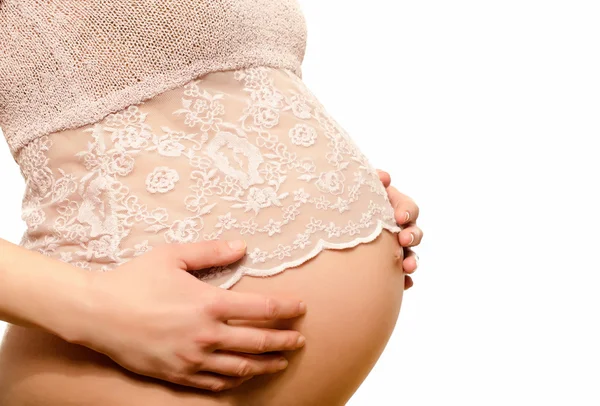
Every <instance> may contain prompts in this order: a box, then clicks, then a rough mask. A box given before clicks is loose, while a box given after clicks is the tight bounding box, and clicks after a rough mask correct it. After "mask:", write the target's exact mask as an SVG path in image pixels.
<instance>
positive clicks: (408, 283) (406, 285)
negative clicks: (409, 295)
mask: <svg viewBox="0 0 600 406" xmlns="http://www.w3.org/2000/svg"><path fill="white" fill-rule="evenodd" d="M413 285H414V283H413V280H412V278H411V277H410V275H404V290H407V289H410V288H412V287H413Z"/></svg>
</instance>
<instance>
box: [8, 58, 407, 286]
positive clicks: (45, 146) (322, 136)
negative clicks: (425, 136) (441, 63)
mask: <svg viewBox="0 0 600 406" xmlns="http://www.w3.org/2000/svg"><path fill="white" fill-rule="evenodd" d="M18 162H19V164H20V167H21V170H22V172H23V175H24V178H25V180H26V182H27V188H26V194H25V198H24V200H23V218H24V220H25V221H26V223H27V226H28V228H27V231H26V233H25V235H24V236H23V240H22V245H24V246H25V247H27V248H30V249H35V250H38V251H40V252H43V253H44V254H47V255H50V256H54V257H56V258H59V259H61V260H63V261H66V262H69V263H72V264H74V265H76V266H79V267H82V268H87V269H92V270H110V269H112V268H114V267H116V266H117V265H119V264H121V263H123V262H124V261H127V260H128V259H131V258H133V257H135V256H137V255H141V254H143V253H144V252H146V251H147V250H149V249H151V248H152V247H153V246H156V245H157V244H163V243H184V242H192V241H200V240H213V239H240V238H242V239H245V240H246V241H247V243H248V255H247V256H246V257H245V258H244V259H242V260H241V261H239V262H238V263H236V264H233V265H231V266H228V267H223V268H215V269H210V270H204V271H201V272H200V271H199V272H198V273H197V276H198V277H200V278H202V279H203V280H206V281H208V282H210V283H213V284H218V285H220V286H222V287H225V288H228V287H231V286H232V285H233V284H235V283H236V282H237V281H239V280H240V279H241V277H242V276H243V275H252V276H270V275H274V274H277V273H279V272H281V271H283V270H284V269H287V268H289V267H294V266H298V265H300V264H302V263H303V262H305V261H307V260H309V259H310V258H312V257H314V256H315V255H317V254H318V253H319V252H320V251H321V250H323V249H324V248H338V249H340V248H350V247H353V246H355V245H357V244H359V243H361V242H367V241H371V240H373V239H374V238H376V237H377V236H378V235H379V233H380V232H381V230H382V229H384V228H385V229H388V230H391V231H399V228H398V227H397V226H396V225H395V223H394V220H393V210H392V208H391V206H390V204H389V201H388V199H387V195H386V192H385V190H384V188H383V186H382V184H381V183H380V181H379V179H378V176H377V174H376V172H375V170H374V168H373V167H372V166H371V164H370V163H369V161H368V159H367V158H366V157H365V156H364V155H363V154H362V153H361V152H360V151H359V150H358V148H357V147H356V145H355V144H354V143H353V142H352V140H351V139H350V138H349V136H348V135H347V134H346V133H345V132H344V130H343V129H341V128H340V127H339V125H338V124H337V123H336V122H335V121H334V120H333V119H332V118H331V117H330V116H329V115H328V114H327V112H326V111H325V109H324V108H323V106H322V105H321V104H320V103H319V102H318V101H317V100H316V99H315V97H314V96H313V95H312V94H311V93H310V92H309V91H308V89H306V87H305V86H304V84H303V83H302V81H301V80H300V79H299V78H298V77H297V76H295V75H294V74H293V73H291V72H289V71H286V70H277V69H272V68H266V67H261V68H251V69H246V70H240V71H228V72H216V73H212V74H209V75H206V76H204V77H202V78H199V79H196V80H193V81H191V82H189V83H187V84H186V85H185V86H182V87H180V88H176V89H172V90H169V91H167V92H164V93H162V94H160V95H158V96H156V97H154V98H152V99H150V100H147V101H145V102H142V103H139V104H137V105H133V106H129V107H127V108H125V109H123V110H122V111H119V112H116V113H114V114H111V115H109V116H107V117H105V118H104V119H103V120H101V121H100V122H98V123H95V124H91V125H87V126H85V127H82V128H78V129H73V130H65V131H62V132H58V133H54V134H50V135H48V136H44V137H41V138H39V139H36V140H34V141H33V142H31V143H30V144H29V145H27V146H26V147H25V148H24V149H23V151H22V152H21V154H20V155H19V157H18Z"/></svg>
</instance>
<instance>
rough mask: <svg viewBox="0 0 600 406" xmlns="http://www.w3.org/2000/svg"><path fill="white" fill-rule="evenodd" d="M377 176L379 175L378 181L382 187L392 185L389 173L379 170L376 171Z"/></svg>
mask: <svg viewBox="0 0 600 406" xmlns="http://www.w3.org/2000/svg"><path fill="white" fill-rule="evenodd" d="M377 174H378V175H379V180H381V183H383V187H386V188H387V187H388V186H389V185H390V183H392V178H391V176H390V174H389V173H387V172H386V171H382V170H381V169H377Z"/></svg>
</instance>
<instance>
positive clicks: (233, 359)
mask: <svg viewBox="0 0 600 406" xmlns="http://www.w3.org/2000/svg"><path fill="white" fill-rule="evenodd" d="M287 366H288V361H287V360H286V359H285V358H284V357H282V356H281V355H276V354H269V355H260V356H259V355H241V354H232V353H227V352H214V353H212V354H211V355H210V356H209V357H208V358H207V359H206V360H205V361H204V362H203V363H202V370H203V371H211V372H214V373H217V374H220V375H227V376H235V377H242V378H247V377H252V376H256V375H264V374H274V373H276V372H279V371H282V370H284V369H285V368H287Z"/></svg>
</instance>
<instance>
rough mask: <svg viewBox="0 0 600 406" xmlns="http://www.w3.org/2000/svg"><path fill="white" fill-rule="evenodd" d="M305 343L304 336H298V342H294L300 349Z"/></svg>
mask: <svg viewBox="0 0 600 406" xmlns="http://www.w3.org/2000/svg"><path fill="white" fill-rule="evenodd" d="M305 342H306V338H304V336H300V337H298V341H296V345H297V346H298V347H302V346H303V345H304V343H305Z"/></svg>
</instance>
